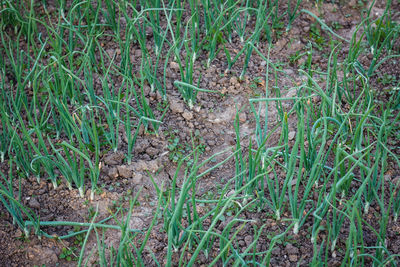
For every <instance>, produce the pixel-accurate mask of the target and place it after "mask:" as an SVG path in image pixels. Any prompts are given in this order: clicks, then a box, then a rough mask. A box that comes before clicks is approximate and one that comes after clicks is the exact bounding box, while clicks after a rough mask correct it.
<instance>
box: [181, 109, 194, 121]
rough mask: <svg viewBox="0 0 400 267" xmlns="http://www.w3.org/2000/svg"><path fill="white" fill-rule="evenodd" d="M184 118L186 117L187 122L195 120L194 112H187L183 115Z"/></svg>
mask: <svg viewBox="0 0 400 267" xmlns="http://www.w3.org/2000/svg"><path fill="white" fill-rule="evenodd" d="M182 117H184V118H185V120H187V121H190V120H191V119H193V114H192V112H190V111H188V110H185V111H184V112H183V114H182Z"/></svg>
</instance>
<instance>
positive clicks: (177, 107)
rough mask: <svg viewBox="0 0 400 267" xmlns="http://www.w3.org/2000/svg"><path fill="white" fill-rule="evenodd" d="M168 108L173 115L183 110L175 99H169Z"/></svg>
mask: <svg viewBox="0 0 400 267" xmlns="http://www.w3.org/2000/svg"><path fill="white" fill-rule="evenodd" d="M169 108H170V109H171V111H172V112H173V113H182V112H183V110H184V106H183V103H180V102H179V100H178V99H176V98H172V97H171V98H170V99H169Z"/></svg>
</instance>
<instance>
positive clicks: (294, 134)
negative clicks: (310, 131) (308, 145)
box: [289, 131, 296, 140]
mask: <svg viewBox="0 0 400 267" xmlns="http://www.w3.org/2000/svg"><path fill="white" fill-rule="evenodd" d="M295 136H296V132H295V131H291V132H289V140H293V139H294V137H295Z"/></svg>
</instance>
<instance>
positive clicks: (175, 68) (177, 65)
mask: <svg viewBox="0 0 400 267" xmlns="http://www.w3.org/2000/svg"><path fill="white" fill-rule="evenodd" d="M169 66H170V68H171V69H173V70H175V71H178V70H179V64H178V63H176V62H174V61H172V62H171V63H169Z"/></svg>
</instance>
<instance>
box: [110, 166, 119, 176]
mask: <svg viewBox="0 0 400 267" xmlns="http://www.w3.org/2000/svg"><path fill="white" fill-rule="evenodd" d="M107 174H108V176H109V177H110V178H117V177H118V170H117V168H115V167H111V168H110V169H109V170H108V173H107Z"/></svg>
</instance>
